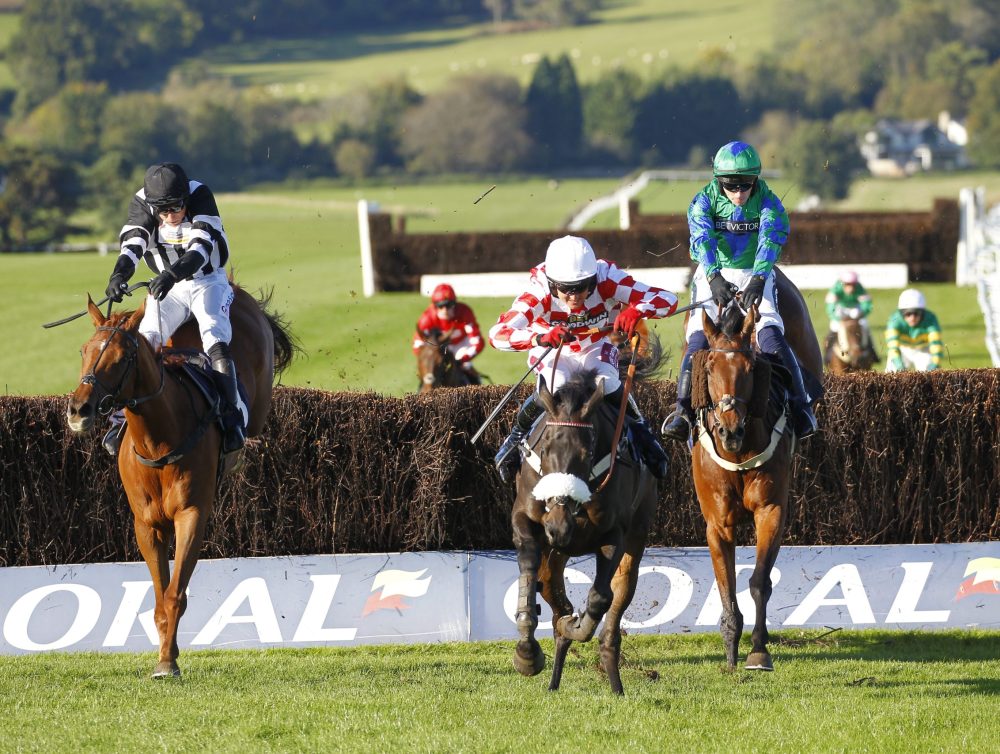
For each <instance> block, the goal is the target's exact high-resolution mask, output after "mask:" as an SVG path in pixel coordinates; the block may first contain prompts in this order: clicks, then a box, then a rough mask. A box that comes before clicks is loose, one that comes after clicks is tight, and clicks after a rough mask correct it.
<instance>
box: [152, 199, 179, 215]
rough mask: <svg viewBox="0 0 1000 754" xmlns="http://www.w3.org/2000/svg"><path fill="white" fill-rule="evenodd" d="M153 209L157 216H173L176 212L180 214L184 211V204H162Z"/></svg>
mask: <svg viewBox="0 0 1000 754" xmlns="http://www.w3.org/2000/svg"><path fill="white" fill-rule="evenodd" d="M153 209H155V210H156V212H157V214H160V215H171V214H173V213H174V212H180V211H181V210H182V209H184V202H181V203H180V204H161V205H159V206H154V207H153Z"/></svg>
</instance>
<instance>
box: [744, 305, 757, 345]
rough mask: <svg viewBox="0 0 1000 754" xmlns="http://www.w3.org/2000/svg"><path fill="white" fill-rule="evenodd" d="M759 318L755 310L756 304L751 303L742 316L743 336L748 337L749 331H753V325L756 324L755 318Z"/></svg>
mask: <svg viewBox="0 0 1000 754" xmlns="http://www.w3.org/2000/svg"><path fill="white" fill-rule="evenodd" d="M759 318H760V314H759V313H758V311H757V304H753V305H751V307H750V308H749V309H747V314H746V316H745V317H744V318H743V337H744V338H749V337H750V335H751V333H753V328H754V325H756V324H757V320H758V319H759Z"/></svg>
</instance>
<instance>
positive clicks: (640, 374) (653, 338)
mask: <svg viewBox="0 0 1000 754" xmlns="http://www.w3.org/2000/svg"><path fill="white" fill-rule="evenodd" d="M633 359H634V360H635V379H637V380H646V379H649V378H651V377H654V376H655V375H656V374H657V373H658V372H659V371H660V369H661V368H662V367H663V363H664V361H665V359H664V354H663V344H661V343H660V338H659V336H658V335H657V334H656V333H655V332H653V331H650V332H649V335H648V337H647V339H646V341H645V342H644V343H640V345H639V353H638V355H636V354H634V353H632V349H630V348H626V349H625V350H623V351H622V352H621V357H620V358H619V361H618V373H619V374H620V375H621V377H622V379H625V375H626V374H627V373H628V368H629V365H630V364H631V363H632V361H633Z"/></svg>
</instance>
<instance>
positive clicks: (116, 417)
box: [101, 411, 128, 458]
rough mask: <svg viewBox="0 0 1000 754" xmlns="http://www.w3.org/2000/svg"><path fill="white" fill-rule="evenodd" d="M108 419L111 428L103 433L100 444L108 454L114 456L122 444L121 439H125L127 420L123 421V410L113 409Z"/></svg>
mask: <svg viewBox="0 0 1000 754" xmlns="http://www.w3.org/2000/svg"><path fill="white" fill-rule="evenodd" d="M109 419H110V420H111V429H109V430H108V432H107V434H105V435H104V439H103V440H102V441H101V445H103V446H104V449H105V450H106V451H108V455H109V456H111V457H112V458H114V457H115V456H117V455H118V449H119V448H120V447H121V446H122V440H123V439H125V430H126V429H127V428H128V422H127V421H125V412H124V411H115V412H114V413H113V414H111V416H110V417H109Z"/></svg>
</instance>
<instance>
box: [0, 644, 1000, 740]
mask: <svg viewBox="0 0 1000 754" xmlns="http://www.w3.org/2000/svg"><path fill="white" fill-rule="evenodd" d="M824 633H826V632H822V631H817V632H810V633H809V634H802V633H800V632H788V631H786V632H776V633H775V637H776V638H777V641H776V642H775V643H774V644H772V649H773V650H774V656H775V667H776V670H775V672H774V673H753V672H750V671H746V670H739V671H737V672H735V673H729V672H727V671H726V669H725V662H724V660H723V655H722V641H721V639H720V638H719V636H718V635H717V634H698V635H688V636H676V635H674V636H629V637H625V639H624V643H623V668H624V672H623V673H622V680H623V683H624V685H625V693H626V696H625V698H624V699H621V698H616V697H614V696H613V695H612V694H611V693H610V690H609V689H608V687H607V683H606V680H605V679H604V678H603V676H602V675H601V674H600V673H599V672H598V670H597V669H596V657H597V654H596V648H595V646H594V643H590V644H586V645H580V644H576V645H574V646H573V649H571V654H570V656H569V659H568V660H567V665H566V670H565V672H564V674H563V681H562V688H561V689H560V690H559V691H558V692H556V693H551V692H549V691H547V690H546V688H547V685H548V675H549V672H550V671H551V654H552V641H551V640H543V642H542V646H543V648H544V649H545V652H546V654H547V655H548V656H549V659H550V662H549V664H548V665H547V667H546V669H545V670H544V671H542V674H541V675H540V676H537V677H534V678H524V677H521V676H520V675H518V674H517V673H516V672H515V671H514V669H513V668H512V667H511V661H510V657H511V652H512V650H513V645H514V643H513V638H512V640H511V641H508V642H489V643H474V644H439V645H413V646H383V647H365V648H356V649H309V650H289V649H281V650H269V651H239V650H226V651H199V652H184V653H182V655H181V663H182V668H183V672H184V678H183V680H181V681H159V682H155V681H152V680H150V679H149V677H148V675H149V672H150V669H151V668H152V666H153V664H154V655H153V654H152V653H147V654H144V655H134V654H114V655H95V654H77V655H72V654H70V655H66V654H46V655H35V656H20V657H0V741H2V742H3V743H2V745H0V747H2V748H3V749H4V750H5V751H18V752H35V751H37V752H64V751H65V752H71V751H72V752H79V751H100V752H106V751H116V752H148V751H186V752H190V751H212V752H247V751H252V752H258V751H259V752H269V751H275V752H277V751H336V752H391V751H395V752H435V753H437V752H475V753H476V754H487V753H490V752H517V753H518V754H520V753H522V752H534V751H546V752H580V751H587V752H602V751H608V752H630V754H631V753H633V752H634V753H636V754H638V753H640V752H664V751H680V752H796V753H799V752H834V751H836V752H844V751H852V752H853V751H863V752H907V753H909V752H930V751H953V752H985V751H995V750H996V740H997V735H998V734H1000V723H998V722H997V717H996V715H995V714H994V713H992V712H990V710H991V709H993V705H994V704H995V703H996V698H997V696H998V695H1000V680H998V679H1000V659H998V656H997V652H996V647H997V643H998V641H1000V633H998V632H981V631H947V632H933V633H913V632H886V631H866V632H836V633H833V634H828V635H827V636H822V634H824ZM744 642H745V643H747V642H748V639H746V637H745V638H744ZM747 646H748V644H747ZM745 651H746V648H745V647H744V652H745Z"/></svg>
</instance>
